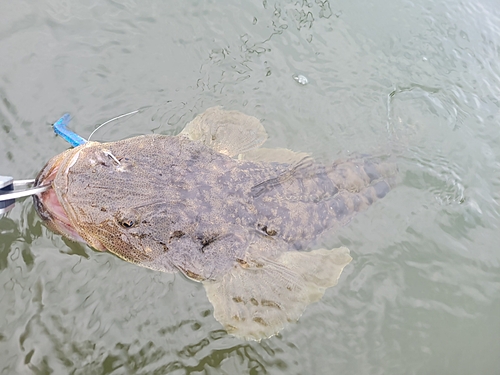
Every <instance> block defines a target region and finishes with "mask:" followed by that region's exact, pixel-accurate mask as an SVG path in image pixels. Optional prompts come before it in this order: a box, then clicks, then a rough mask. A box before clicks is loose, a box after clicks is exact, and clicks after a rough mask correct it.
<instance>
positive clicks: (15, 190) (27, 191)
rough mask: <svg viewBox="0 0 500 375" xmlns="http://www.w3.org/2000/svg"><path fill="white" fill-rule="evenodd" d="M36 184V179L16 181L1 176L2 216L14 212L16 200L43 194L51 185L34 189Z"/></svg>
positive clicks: (0, 199) (0, 198)
mask: <svg viewBox="0 0 500 375" xmlns="http://www.w3.org/2000/svg"><path fill="white" fill-rule="evenodd" d="M34 183H35V180H34V179H31V180H14V178H13V177H10V176H0V215H2V214H5V213H7V212H8V211H10V210H12V208H14V204H15V202H16V199H18V198H23V197H27V196H30V195H34V194H39V193H42V192H44V191H45V190H47V189H48V188H49V187H50V185H44V186H37V187H32V186H33V184H34Z"/></svg>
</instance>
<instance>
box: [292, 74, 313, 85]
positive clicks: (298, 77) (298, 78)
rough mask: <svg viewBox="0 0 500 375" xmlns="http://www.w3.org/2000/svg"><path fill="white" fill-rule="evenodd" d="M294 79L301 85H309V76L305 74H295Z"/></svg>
mask: <svg viewBox="0 0 500 375" xmlns="http://www.w3.org/2000/svg"><path fill="white" fill-rule="evenodd" d="M293 79H294V80H296V81H297V82H298V83H300V84H301V85H307V84H308V83H309V80H308V79H307V77H306V76H303V75H302V74H295V75H294V76H293Z"/></svg>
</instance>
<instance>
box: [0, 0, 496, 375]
mask: <svg viewBox="0 0 500 375" xmlns="http://www.w3.org/2000/svg"><path fill="white" fill-rule="evenodd" d="M499 25H500V10H499V8H498V4H497V3H496V2H495V1H491V0H485V1H479V2H477V1H476V2H458V1H453V0H445V1H440V2H435V1H431V0H422V1H417V2H412V1H383V2H367V1H364V2H363V1H337V2H333V1H328V0H326V1H320V0H316V1H312V0H311V1H307V0H304V1H295V0H294V1H287V0H264V1H253V0H251V1H248V0H247V1H243V0H241V1H238V0H229V1H222V0H217V1H215V0H213V1H201V0H199V1H185V0H184V1H180V0H177V1H166V2H163V1H150V0H149V1H137V0H136V1H133V0H125V1H113V0H109V1H97V0H84V1H81V0H78V1H76V0H69V1H62V0H39V1H34V0H30V1H28V0H25V1H23V0H20V1H15V2H13V1H11V2H7V1H3V2H2V3H1V4H0V99H1V100H0V125H1V128H0V174H3V175H12V176H14V177H16V178H30V177H34V175H35V174H36V173H37V172H38V170H39V169H40V168H41V167H42V166H43V165H44V163H45V162H46V161H47V160H48V159H49V158H50V157H52V156H53V155H55V154H56V153H59V152H61V151H63V150H64V149H65V148H66V144H65V143H64V142H63V141H62V140H61V139H59V138H56V137H55V136H54V135H53V133H52V131H51V127H50V124H51V123H52V122H54V121H55V120H57V119H58V118H59V117H60V115H61V114H62V113H64V112H66V111H67V112H70V113H71V114H72V115H73V117H74V118H73V121H72V127H73V129H75V130H76V131H78V132H79V133H80V134H81V135H83V136H87V135H88V134H89V133H90V132H91V131H92V129H93V128H94V127H95V126H96V125H98V124H100V123H102V122H104V121H105V120H107V119H109V118H112V117H114V116H117V115H119V114H121V113H125V112H128V111H132V110H135V109H138V108H143V107H145V108H144V110H143V111H142V112H141V113H140V114H138V115H135V116H133V117H130V118H128V119H125V120H123V121H119V122H116V123H115V124H114V125H112V126H108V127H107V128H105V129H103V130H102V131H99V132H98V133H97V135H96V139H101V140H116V139H120V138H126V137H128V136H131V135H136V134H143V133H148V132H160V133H164V134H175V133H176V132H177V131H179V130H180V129H181V128H182V127H183V126H184V124H185V123H186V122H187V121H189V120H191V119H192V118H193V117H194V116H195V115H196V114H198V113H200V112H201V111H203V110H204V109H206V108H208V107H210V106H213V105H223V106H224V107H226V108H229V109H238V110H242V111H244V112H246V113H248V114H251V115H255V116H257V117H259V118H261V119H262V121H263V124H264V125H265V127H266V128H267V130H268V132H269V134H270V139H269V141H268V146H270V147H275V146H281V147H288V148H291V149H293V150H297V151H306V152H311V153H313V154H314V155H315V156H317V157H319V158H323V159H326V158H328V159H335V158H339V157H346V156H348V155H349V154H351V153H370V154H381V155H387V154H391V155H392V156H393V157H394V158H395V160H396V161H397V163H398V165H399V169H400V184H399V185H398V186H397V188H396V189H394V190H393V191H392V192H391V193H390V194H389V195H388V196H387V197H386V198H384V199H383V200H381V201H380V202H378V203H377V204H376V205H374V206H373V207H371V208H370V209H369V210H368V211H366V212H364V213H362V214H359V215H358V216H356V217H355V219H354V220H353V221H352V222H351V223H350V224H349V225H348V226H346V227H345V228H342V229H341V230H340V231H338V232H336V233H332V234H331V235H330V236H327V237H326V238H324V239H323V243H322V244H323V245H324V246H326V247H334V246H339V245H346V246H348V247H349V248H350V249H351V254H352V256H353V258H354V260H353V262H352V263H351V264H350V265H349V266H348V267H347V268H346V270H345V272H344V274H343V275H342V277H341V280H340V282H339V285H338V286H337V287H335V288H332V289H329V290H328V291H327V293H326V294H325V297H324V298H323V299H322V300H321V301H320V302H318V303H316V304H314V305H311V306H310V307H309V308H308V309H307V310H306V312H305V314H304V315H303V316H302V318H301V319H300V320H299V322H298V323H297V324H294V325H291V326H289V327H288V328H287V329H285V330H284V331H283V332H282V333H281V334H280V335H279V336H277V337H273V338H271V339H268V340H265V341H262V342H260V343H256V342H243V341H240V340H238V339H236V338H233V337H231V336H228V335H226V333H225V332H224V331H223V330H222V329H221V326H220V325H219V323H217V322H216V321H215V319H214V318H213V316H212V307H211V305H210V303H209V302H208V300H207V298H206V295H205V291H204V289H203V287H202V286H201V285H200V284H197V283H194V282H191V281H188V280H186V279H184V278H183V277H181V276H179V275H170V274H162V273H157V272H153V271H150V270H147V269H143V268H139V267H136V266H133V265H131V264H127V263H125V262H123V261H120V260H118V259H117V258H115V257H114V256H111V255H109V254H103V253H98V252H95V251H93V250H92V249H90V248H88V247H86V246H83V245H80V244H74V243H70V242H67V241H65V240H63V239H62V238H61V237H60V236H58V235H54V234H52V233H51V232H49V231H48V230H47V229H46V228H44V227H43V226H42V225H41V223H40V220H39V219H38V217H37V216H36V214H35V212H34V210H33V207H32V203H31V200H30V199H26V200H24V201H20V202H18V204H17V205H16V207H15V209H14V210H13V211H11V212H10V213H9V214H8V215H7V216H6V217H4V218H2V219H0V233H1V234H0V235H1V237H0V369H1V371H0V373H1V374H51V373H54V374H133V373H137V374H166V373H169V374H188V373H189V374H244V373H251V374H260V373H269V374H498V373H500V355H499V353H500V313H499V312H500V247H499V242H500V241H499V240H500V233H499V231H500V193H499V191H500V125H499V124H500V113H499V108H500V101H499V98H500V26H499ZM294 74H302V75H304V76H306V77H307V78H308V80H309V84H307V85H300V84H299V83H297V82H296V81H295V80H294V79H293V75H294Z"/></svg>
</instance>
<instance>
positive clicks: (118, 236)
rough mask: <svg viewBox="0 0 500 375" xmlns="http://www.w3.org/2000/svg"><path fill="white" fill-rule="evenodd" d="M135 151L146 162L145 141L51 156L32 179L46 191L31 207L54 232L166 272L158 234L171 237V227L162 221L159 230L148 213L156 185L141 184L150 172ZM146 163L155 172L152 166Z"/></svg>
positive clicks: (152, 214) (164, 248) (94, 145)
mask: <svg viewBox="0 0 500 375" xmlns="http://www.w3.org/2000/svg"><path fill="white" fill-rule="evenodd" d="M137 138H141V137H137ZM150 138H151V137H150ZM149 141H150V142H151V139H149ZM153 141H154V139H153ZM137 148H142V149H143V151H144V150H146V151H144V152H143V154H144V155H145V157H146V158H147V157H148V153H150V151H148V150H150V148H148V144H147V143H146V142H144V140H142V141H141V140H138V141H136V142H131V144H128V143H127V142H125V141H119V142H113V143H99V142H87V143H85V144H83V145H81V146H79V147H76V148H74V149H70V150H67V151H65V152H63V153H61V154H59V155H57V156H55V157H53V158H52V159H51V160H50V161H49V162H48V163H47V164H46V165H45V167H44V168H43V169H42V170H41V171H40V173H39V174H38V176H37V178H36V181H35V184H36V185H37V186H40V185H46V184H50V188H49V189H48V190H46V191H44V192H43V193H40V194H38V195H35V196H34V202H35V208H36V211H37V212H38V214H39V216H40V217H41V218H42V220H43V221H44V222H45V224H46V225H47V226H48V228H49V229H51V230H53V231H54V232H56V233H59V234H61V235H63V236H65V237H67V238H69V239H71V240H74V241H80V242H85V243H87V244H88V245H90V246H91V247H93V248H95V249H97V250H101V251H106V250H107V251H110V252H112V253H114V254H115V255H117V256H119V257H120V258H122V259H124V260H126V261H128V262H131V263H135V264H139V265H142V266H145V267H148V268H153V269H158V270H165V269H164V268H170V266H169V265H168V264H163V263H165V261H160V260H159V258H162V257H163V255H164V253H165V252H166V251H167V245H166V244H165V243H164V242H163V241H162V240H157V238H158V235H157V234H158V232H159V231H162V232H163V233H168V231H169V230H170V231H171V232H172V233H174V235H175V228H170V227H169V224H170V223H171V222H172V221H173V220H166V219H165V217H163V219H164V220H163V222H162V223H161V224H160V225H158V220H157V219H156V217H155V212H154V210H153V209H151V206H152V204H153V200H154V199H155V195H154V193H153V192H152V187H153V186H154V184H152V183H151V181H145V180H144V177H145V176H146V175H149V176H151V171H143V170H142V169H143V168H142V167H138V165H137V163H136V160H135V159H134V155H135V154H137V153H136V152H135V151H137ZM130 155H131V156H130ZM129 156H130V157H129ZM146 164H147V165H152V168H154V164H155V163H154V162H151V163H146ZM155 220H156V221H155Z"/></svg>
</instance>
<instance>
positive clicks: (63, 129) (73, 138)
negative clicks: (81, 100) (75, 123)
mask: <svg viewBox="0 0 500 375" xmlns="http://www.w3.org/2000/svg"><path fill="white" fill-rule="evenodd" d="M70 120H71V118H70V115H69V113H65V114H64V115H63V116H62V117H61V118H60V119H59V120H57V121H56V122H55V123H54V132H55V133H56V134H57V135H59V136H60V137H62V138H63V139H64V140H65V141H66V142H68V143H69V144H70V145H71V146H73V147H77V146H80V145H83V144H84V143H85V142H87V140H86V139H84V138H82V137H80V136H79V135H78V134H76V133H73V132H72V131H71V130H69V129H68V124H69V121H70Z"/></svg>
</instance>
